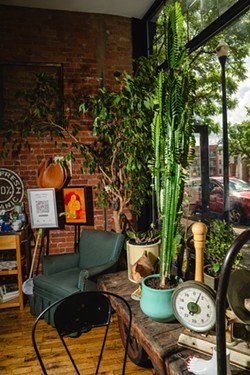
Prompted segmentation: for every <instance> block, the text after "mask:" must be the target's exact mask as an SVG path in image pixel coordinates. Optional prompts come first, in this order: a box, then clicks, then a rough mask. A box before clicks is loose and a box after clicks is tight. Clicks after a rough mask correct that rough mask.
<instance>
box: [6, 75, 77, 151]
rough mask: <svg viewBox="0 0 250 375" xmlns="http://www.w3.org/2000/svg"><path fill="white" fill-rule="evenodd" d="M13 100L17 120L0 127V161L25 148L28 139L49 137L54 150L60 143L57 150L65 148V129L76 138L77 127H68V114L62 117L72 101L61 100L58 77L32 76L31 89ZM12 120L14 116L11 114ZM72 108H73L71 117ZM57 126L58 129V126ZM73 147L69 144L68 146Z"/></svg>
mask: <svg viewBox="0 0 250 375" xmlns="http://www.w3.org/2000/svg"><path fill="white" fill-rule="evenodd" d="M16 100H17V102H18V103H19V106H17V107H18V108H20V107H21V108H20V110H19V112H20V114H18V117H17V116H16V117H13V118H8V119H6V120H5V121H3V122H2V123H1V129H2V131H1V137H2V140H3V141H2V143H1V152H0V158H5V157H6V156H8V154H9V153H11V154H12V156H13V157H15V156H17V155H18V154H19V152H20V151H21V149H22V147H27V148H29V147H30V145H29V137H30V136H33V135H35V136H36V137H38V138H39V139H43V138H44V137H45V135H48V134H49V135H50V137H51V139H55V147H56V146H57V144H58V141H59V140H60V141H61V149H63V148H64V147H67V143H66V142H65V143H64V139H65V135H66V133H67V131H68V129H69V128H70V129H71V133H72V134H75V135H76V134H77V133H78V130H79V127H78V125H77V124H74V123H72V124H71V127H70V126H69V121H68V119H69V113H68V112H67V111H66V115H64V113H63V108H64V106H65V107H67V109H68V110H69V106H71V111H73V97H67V99H65V98H63V96H62V93H61V89H60V87H59V85H58V77H57V76H55V75H52V74H47V73H39V74H37V75H35V76H34V86H33V87H32V88H30V89H26V90H24V91H19V92H17V93H16ZM13 112H14V116H15V111H13ZM75 113H76V108H74V114H75ZM59 124H60V125H59ZM71 146H73V144H72V145H71Z"/></svg>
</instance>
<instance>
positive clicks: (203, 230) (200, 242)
mask: <svg viewBox="0 0 250 375" xmlns="http://www.w3.org/2000/svg"><path fill="white" fill-rule="evenodd" d="M192 232H193V235H194V248H195V281H201V282H203V281H204V276H203V267H204V248H205V242H206V234H207V226H206V224H204V223H200V222H199V223H195V224H193V226H192Z"/></svg>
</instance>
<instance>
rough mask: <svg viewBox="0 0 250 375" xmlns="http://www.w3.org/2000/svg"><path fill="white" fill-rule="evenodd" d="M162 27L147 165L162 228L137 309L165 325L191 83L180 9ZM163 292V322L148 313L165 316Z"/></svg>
mask: <svg viewBox="0 0 250 375" xmlns="http://www.w3.org/2000/svg"><path fill="white" fill-rule="evenodd" d="M164 27H165V30H166V40H165V44H166V49H165V50H166V58H165V63H166V69H164V70H162V69H161V70H160V71H159V74H158V81H157V86H156V90H155V97H154V99H153V103H154V107H153V108H154V119H153V122H152V125H151V133H152V144H153V150H154V157H153V159H152V161H151V163H150V170H151V173H152V176H153V179H154V188H155V193H156V204H157V210H158V218H159V221H160V222H161V250H160V274H159V275H154V277H152V276H149V277H147V278H145V279H144V280H143V282H142V298H141V302H140V305H141V308H142V311H143V312H144V313H145V314H146V315H149V316H151V317H152V318H153V319H156V320H159V321H170V320H173V319H174V316H173V311H172V306H171V294H172V292H173V290H174V289H173V288H175V286H176V283H177V281H176V278H172V277H171V268H172V264H173V260H174V257H175V252H176V249H177V248H178V246H179V245H180V243H181V241H180V240H181V236H180V233H179V229H180V219H181V216H182V210H181V206H182V200H183V194H184V183H185V176H186V171H187V168H188V166H189V163H190V161H191V155H190V146H191V145H192V144H193V143H192V140H193V126H192V106H193V93H194V78H193V76H192V73H191V69H190V57H189V54H188V51H187V49H186V47H185V43H186V38H185V32H184V24H183V17H182V12H181V7H180V4H179V3H175V4H174V5H172V6H170V7H166V8H165V11H164ZM152 280H154V283H157V285H156V286H155V285H154V286H153V288H150V285H149V283H151V282H152ZM156 288H157V290H156ZM164 289H166V290H164ZM167 289H168V290H167ZM166 291H167V293H168V294H169V296H168V297H167V299H168V304H169V315H168V316H163V314H162V313H161V312H159V314H158V312H155V311H152V308H153V309H154V308H155V307H156V306H157V307H160V305H162V307H163V310H165V312H166V310H167V308H166V306H167V305H166V304H167V301H166V302H164V303H161V302H159V300H158V297H157V294H160V300H161V301H162V293H163V292H164V293H165V292H166ZM155 295H156V296H155ZM151 298H153V300H152V299H151Z"/></svg>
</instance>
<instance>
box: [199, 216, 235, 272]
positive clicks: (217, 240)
mask: <svg viewBox="0 0 250 375" xmlns="http://www.w3.org/2000/svg"><path fill="white" fill-rule="evenodd" d="M234 239H235V233H234V231H233V226H232V225H229V224H227V223H226V221H225V220H217V219H214V220H212V221H211V222H210V223H209V229H208V234H207V240H206V244H205V254H204V255H205V263H206V264H210V265H212V268H213V272H214V273H215V274H218V273H219V272H220V269H221V266H222V264H223V261H224V258H225V256H226V254H227V251H228V250H229V248H230V247H231V245H232V243H233V241H234ZM241 258H242V254H241V253H238V254H237V256H236V258H235V261H234V264H235V265H236V266H237V265H239V262H240V259H241Z"/></svg>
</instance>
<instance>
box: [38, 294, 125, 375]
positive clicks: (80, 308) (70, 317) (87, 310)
mask: <svg viewBox="0 0 250 375" xmlns="http://www.w3.org/2000/svg"><path fill="white" fill-rule="evenodd" d="M110 297H115V298H118V299H120V300H122V301H123V303H124V304H125V306H126V308H127V310H128V313H129V314H128V315H129V322H128V327H127V341H126V345H125V351H124V359H123V367H122V372H121V373H122V375H123V374H125V368H126V360H127V353H128V345H129V339H130V330H131V324H132V312H131V308H130V306H129V304H128V302H127V301H126V300H125V299H124V298H123V297H121V296H119V295H117V294H114V293H111V292H104V291H87V292H79V293H75V294H71V295H70V296H68V297H65V298H63V299H61V300H59V301H57V302H55V303H53V304H52V305H50V306H49V307H47V308H46V309H45V310H44V311H43V312H42V313H41V314H40V315H39V316H38V317H37V319H36V321H35V323H34V326H33V329H32V342H33V346H34V349H35V352H36V354H37V358H38V360H39V363H40V365H41V368H42V370H43V373H44V375H47V371H46V368H45V365H44V363H43V360H42V357H41V354H40V351H39V349H38V346H37V343H36V328H37V325H38V322H39V321H40V320H41V319H42V318H43V317H44V315H45V314H46V312H47V311H48V310H50V309H51V308H54V307H55V306H56V310H55V313H54V321H55V328H56V330H57V333H58V335H59V337H60V339H61V341H62V343H63V345H64V348H65V350H66V352H67V354H68V356H69V358H70V360H71V363H72V365H73V367H74V369H75V371H76V373H77V374H78V375H80V372H79V370H78V368H77V366H76V363H75V361H74V359H73V357H72V355H71V353H70V351H69V349H68V346H67V344H66V342H65V340H64V337H65V336H71V337H74V338H75V337H79V336H80V335H81V334H82V333H86V332H89V331H90V330H91V329H92V328H96V327H102V326H104V327H106V330H105V333H104V336H103V342H102V346H101V350H100V355H99V360H98V364H97V367H96V372H95V374H98V371H99V367H100V363H101V359H102V355H103V351H104V347H105V343H106V338H107V333H108V329H109V324H110V318H111V313H112V306H111V302H110Z"/></svg>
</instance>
